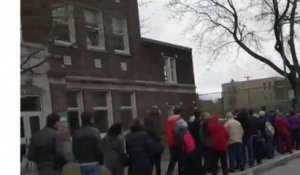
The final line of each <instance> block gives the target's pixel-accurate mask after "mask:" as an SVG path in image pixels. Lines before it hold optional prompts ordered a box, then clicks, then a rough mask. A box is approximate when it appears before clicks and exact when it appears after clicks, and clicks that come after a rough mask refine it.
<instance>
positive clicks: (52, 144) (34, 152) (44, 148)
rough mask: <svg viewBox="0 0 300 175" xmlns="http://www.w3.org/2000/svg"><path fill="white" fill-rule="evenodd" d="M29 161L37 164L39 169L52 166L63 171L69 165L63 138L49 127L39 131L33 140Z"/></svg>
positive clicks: (30, 146) (29, 151)
mask: <svg viewBox="0 0 300 175" xmlns="http://www.w3.org/2000/svg"><path fill="white" fill-rule="evenodd" d="M28 159H29V160H31V161H33V162H35V163H36V164H37V168H38V169H41V168H43V167H45V166H46V167H49V166H50V167H52V168H54V169H56V170H59V171H61V170H62V168H63V166H64V165H65V164H66V163H67V162H66V159H65V153H64V149H63V140H62V137H60V135H59V134H58V133H57V131H56V130H54V129H52V128H49V127H45V128H44V129H42V130H40V131H38V132H37V133H35V134H34V135H33V136H32V138H31V141H30V145H29V150H28Z"/></svg>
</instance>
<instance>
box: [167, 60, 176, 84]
mask: <svg viewBox="0 0 300 175" xmlns="http://www.w3.org/2000/svg"><path fill="white" fill-rule="evenodd" d="M164 75H165V81H166V82H168V83H177V73H176V60H175V58H172V57H165V67H164Z"/></svg>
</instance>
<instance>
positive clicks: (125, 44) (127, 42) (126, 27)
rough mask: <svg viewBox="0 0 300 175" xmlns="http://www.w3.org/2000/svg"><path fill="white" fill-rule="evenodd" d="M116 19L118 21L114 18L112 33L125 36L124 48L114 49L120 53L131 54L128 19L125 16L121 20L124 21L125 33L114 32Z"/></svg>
mask: <svg viewBox="0 0 300 175" xmlns="http://www.w3.org/2000/svg"><path fill="white" fill-rule="evenodd" d="M115 21H117V19H116V18H112V33H113V35H120V36H121V35H122V36H123V44H124V50H119V49H114V51H115V53H118V54H130V47H129V38H128V26H127V20H126V19H125V18H123V19H122V20H121V21H123V33H117V32H114V24H115V23H116V22H115Z"/></svg>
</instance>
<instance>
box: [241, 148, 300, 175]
mask: <svg viewBox="0 0 300 175" xmlns="http://www.w3.org/2000/svg"><path fill="white" fill-rule="evenodd" d="M297 158H300V151H295V152H294V153H293V154H289V155H283V156H280V157H279V158H275V159H273V160H270V161H268V162H265V163H263V164H262V165H259V166H256V167H253V168H250V169H247V170H245V171H244V172H241V173H239V174H238V175H259V174H261V173H264V172H266V171H268V170H270V169H273V168H275V167H277V166H281V165H284V164H286V163H288V162H289V161H291V160H293V159H297Z"/></svg>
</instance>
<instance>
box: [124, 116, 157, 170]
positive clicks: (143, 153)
mask: <svg viewBox="0 0 300 175" xmlns="http://www.w3.org/2000/svg"><path fill="white" fill-rule="evenodd" d="M125 145H126V152H127V154H128V166H129V167H128V175H151V172H152V167H151V160H150V156H151V147H150V139H149V136H148V135H147V133H146V132H145V131H144V128H143V126H142V124H141V121H140V120H135V121H134V122H133V124H132V125H131V126H130V133H129V134H128V135H127V136H126V142H125Z"/></svg>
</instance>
